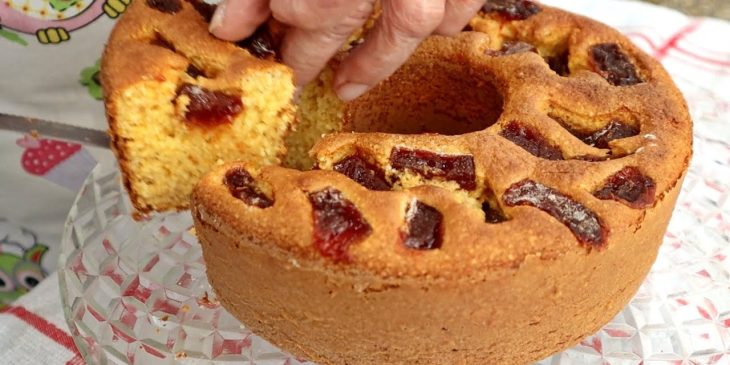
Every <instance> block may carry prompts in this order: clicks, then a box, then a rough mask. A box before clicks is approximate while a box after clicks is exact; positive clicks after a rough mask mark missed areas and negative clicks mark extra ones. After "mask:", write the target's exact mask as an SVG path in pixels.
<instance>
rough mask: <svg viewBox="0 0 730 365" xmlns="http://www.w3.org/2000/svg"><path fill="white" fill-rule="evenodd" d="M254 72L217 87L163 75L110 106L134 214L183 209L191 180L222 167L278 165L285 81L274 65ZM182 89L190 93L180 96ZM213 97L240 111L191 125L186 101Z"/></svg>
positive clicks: (287, 96) (287, 116) (286, 117)
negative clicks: (235, 101)
mask: <svg viewBox="0 0 730 365" xmlns="http://www.w3.org/2000/svg"><path fill="white" fill-rule="evenodd" d="M164 51H165V50H163V49H160V52H164ZM199 68H200V69H202V68H203V67H202V66H201V67H199ZM189 69H190V66H188V70H189ZM260 71H263V72H253V70H252V72H245V73H244V74H243V75H241V76H240V77H237V78H235V79H234V78H230V79H228V80H226V81H225V82H223V83H221V82H216V81H218V80H213V78H208V77H206V75H197V74H190V73H189V71H188V72H186V70H185V69H184V68H182V69H180V68H178V69H173V70H169V71H167V72H166V74H165V75H164V78H162V80H157V79H153V80H147V81H143V82H138V83H135V84H133V85H131V86H130V87H128V88H126V89H125V90H124V92H123V95H122V97H119V98H116V99H115V103H114V105H113V106H112V107H113V108H114V109H116V110H119V111H124V112H123V113H115V114H116V116H115V118H116V120H115V123H114V126H113V128H114V129H115V131H114V132H115V134H116V135H118V136H119V137H117V140H116V141H115V143H116V144H117V145H118V146H119V145H120V144H121V145H122V146H123V147H122V150H123V151H125V153H124V154H123V155H121V156H120V160H121V163H122V164H123V165H126V168H125V171H126V173H127V174H129V176H128V177H127V180H128V181H129V184H130V185H132V186H131V188H132V189H131V190H130V191H132V192H133V193H134V195H136V196H133V199H136V201H137V203H138V204H137V205H138V208H140V209H141V210H143V211H144V210H169V209H180V208H184V207H187V205H188V203H189V197H190V194H191V192H192V188H193V187H194V186H195V184H196V183H197V181H198V179H199V178H200V177H201V176H202V175H203V174H204V173H206V172H207V171H208V170H209V169H210V168H211V167H212V166H215V165H216V164H218V163H221V162H223V161H236V160H253V161H258V162H259V163H261V164H278V163H280V162H281V158H282V157H283V155H284V153H285V150H284V148H283V147H282V140H283V138H284V136H285V135H286V134H287V133H288V129H289V126H290V125H291V122H292V118H293V115H292V114H293V113H292V107H291V97H292V95H293V93H294V86H293V83H292V75H291V72H290V71H289V70H287V69H286V68H285V67H283V66H281V65H275V66H274V67H269V68H267V69H265V70H260ZM185 85H188V87H189V90H192V92H191V93H188V94H186V93H183V92H181V90H183V87H184V86H185ZM271 90H277V92H271ZM213 93H218V95H228V96H230V97H232V98H240V108H239V109H240V110H239V111H238V112H233V111H235V110H236V108H232V107H230V106H222V107H218V109H219V110H218V111H219V112H220V111H222V112H224V113H225V112H230V113H228V114H229V115H225V116H224V117H223V118H222V120H223V121H222V122H221V121H220V120H218V121H216V122H215V123H206V122H205V121H203V122H200V121H195V120H191V118H190V114H189V113H190V111H191V110H193V109H195V107H194V106H193V105H192V104H193V103H195V102H196V101H195V100H192V99H194V98H199V99H203V101H204V102H208V103H211V104H215V101H211V99H210V98H214V97H215V95H214V94H213ZM206 98H207V99H206ZM206 100H207V101H206ZM197 102H198V103H200V100H198V101H197ZM193 119H194V118H193ZM219 119H221V118H219ZM181 121H182V122H181ZM150 136H155V137H154V138H150ZM152 177H154V178H152ZM139 205H141V206H139Z"/></svg>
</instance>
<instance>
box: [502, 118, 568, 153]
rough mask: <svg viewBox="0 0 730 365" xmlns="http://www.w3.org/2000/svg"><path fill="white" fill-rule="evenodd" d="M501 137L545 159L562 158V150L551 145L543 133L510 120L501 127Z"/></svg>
mask: <svg viewBox="0 0 730 365" xmlns="http://www.w3.org/2000/svg"><path fill="white" fill-rule="evenodd" d="M499 135H501V136H502V137H504V138H506V139H508V140H509V141H511V142H512V143H514V144H516V145H518V146H520V147H522V149H524V150H525V151H527V152H529V153H531V154H532V155H533V156H536V157H540V158H544V159H546V160H562V159H563V152H562V151H561V150H560V148H558V147H556V146H554V145H552V144H551V143H550V142H549V141H548V140H547V139H546V138H545V137H544V136H543V135H541V134H540V133H539V132H537V131H536V130H534V129H532V128H530V127H528V126H525V125H522V124H521V123H518V122H515V121H512V122H509V123H508V124H507V125H505V126H504V127H503V128H502V131H501V132H500V133H499Z"/></svg>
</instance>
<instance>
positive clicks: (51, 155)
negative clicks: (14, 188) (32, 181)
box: [17, 136, 81, 176]
mask: <svg viewBox="0 0 730 365" xmlns="http://www.w3.org/2000/svg"><path fill="white" fill-rule="evenodd" d="M17 144H18V146H20V147H24V148H25V153H23V157H22V159H21V163H22V165H23V169H24V170H25V171H27V172H28V173H29V174H33V175H38V176H43V175H45V174H46V173H47V172H48V171H50V170H51V169H52V168H54V167H55V166H57V165H58V164H60V163H61V162H63V161H65V160H66V159H67V158H69V157H71V156H72V155H73V154H74V153H76V152H77V151H78V150H80V149H81V145H80V144H77V143H68V142H62V141H56V140H52V139H35V138H33V137H31V136H25V138H23V139H21V140H18V142H17Z"/></svg>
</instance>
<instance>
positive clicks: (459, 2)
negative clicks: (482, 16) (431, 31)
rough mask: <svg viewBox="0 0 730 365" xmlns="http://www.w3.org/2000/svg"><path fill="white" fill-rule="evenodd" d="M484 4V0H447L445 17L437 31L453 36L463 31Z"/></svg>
mask: <svg viewBox="0 0 730 365" xmlns="http://www.w3.org/2000/svg"><path fill="white" fill-rule="evenodd" d="M482 5H484V0H446V9H445V10H446V12H445V14H444V19H443V20H442V21H441V24H440V25H439V26H438V28H436V33H437V34H443V35H449V36H451V35H454V34H457V33H459V32H461V30H462V29H464V27H465V26H466V25H467V24H468V23H469V20H471V18H473V17H474V15H475V14H476V13H477V11H479V8H481V7H482Z"/></svg>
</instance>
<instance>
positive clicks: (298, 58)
mask: <svg viewBox="0 0 730 365" xmlns="http://www.w3.org/2000/svg"><path fill="white" fill-rule="evenodd" d="M352 3H354V4H355V6H356V7H355V8H354V9H351V10H350V12H349V13H348V14H346V15H345V16H344V17H340V18H339V21H338V24H336V25H334V26H330V27H328V28H322V29H315V30H308V29H303V28H294V29H292V30H290V31H289V32H288V33H287V35H286V37H285V38H284V41H283V44H282V47H281V58H282V60H283V61H284V63H285V64H287V65H289V67H291V68H292V69H293V70H294V75H296V84H297V86H303V85H305V84H307V83H308V82H310V81H312V80H313V79H314V78H315V77H317V75H318V74H319V72H320V71H321V70H322V68H323V67H324V66H325V65H326V64H327V61H329V60H330V59H331V58H332V56H334V55H335V53H337V51H338V50H339V49H340V47H341V46H342V44H344V43H345V41H346V40H347V38H348V37H349V36H350V34H352V33H353V32H354V31H355V30H356V29H357V28H359V27H361V26H362V25H363V24H364V23H365V22H366V21H367V20H368V18H369V17H370V14H371V13H372V10H373V3H374V1H371V0H365V1H362V0H361V1H358V2H354V1H353V2H352Z"/></svg>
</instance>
